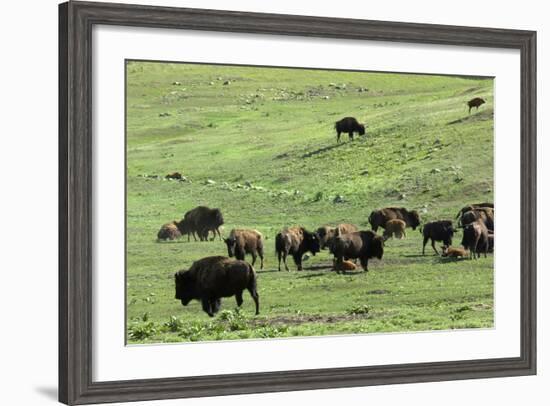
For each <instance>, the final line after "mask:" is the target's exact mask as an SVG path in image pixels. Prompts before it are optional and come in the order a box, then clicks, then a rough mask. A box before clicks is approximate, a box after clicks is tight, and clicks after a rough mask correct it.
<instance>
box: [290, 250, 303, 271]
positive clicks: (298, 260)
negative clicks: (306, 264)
mask: <svg viewBox="0 0 550 406" xmlns="http://www.w3.org/2000/svg"><path fill="white" fill-rule="evenodd" d="M292 258H293V259H294V263H295V264H296V266H297V267H298V271H301V270H302V255H301V254H293V255H292Z"/></svg>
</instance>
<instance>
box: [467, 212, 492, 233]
mask: <svg viewBox="0 0 550 406" xmlns="http://www.w3.org/2000/svg"><path fill="white" fill-rule="evenodd" d="M494 213H495V212H494V210H493V209H491V208H490V207H478V208H475V209H473V210H470V211H467V212H466V213H464V214H463V215H462V217H460V219H459V222H458V223H459V226H461V227H463V226H466V225H468V224H471V223H473V222H474V221H476V220H481V221H483V223H484V224H485V226H486V227H487V229H488V230H491V231H493V230H494V229H495V214H494Z"/></svg>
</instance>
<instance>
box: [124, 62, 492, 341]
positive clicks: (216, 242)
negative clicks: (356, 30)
mask: <svg viewBox="0 0 550 406" xmlns="http://www.w3.org/2000/svg"><path fill="white" fill-rule="evenodd" d="M125 80H126V83H125V92H126V99H125V103H126V106H125V114H126V116H125V122H126V129H125V130H126V138H125V145H126V158H125V171H126V219H125V221H126V253H125V254H126V326H125V328H126V341H127V344H130V345H131V344H152V343H179V342H196V341H218V340H246V339H255V340H259V339H273V338H292V337H316V336H328V335H348V334H372V333H378V334H382V333H403V332H430V331H441V330H446V331H451V330H463V329H490V328H493V327H494V266H493V255H494V251H495V248H494V247H495V242H494V238H495V234H494V221H495V220H494V219H495V208H494V199H493V197H494V170H493V168H494V118H493V106H494V77H480V76H464V75H460V76H459V75H436V74H418V73H405V72H377V71H351V70H331V69H322V68H316V69H312V68H299V67H271V66H241V65H224V64H209V63H185V62H171V61H147V60H126V63H125Z"/></svg>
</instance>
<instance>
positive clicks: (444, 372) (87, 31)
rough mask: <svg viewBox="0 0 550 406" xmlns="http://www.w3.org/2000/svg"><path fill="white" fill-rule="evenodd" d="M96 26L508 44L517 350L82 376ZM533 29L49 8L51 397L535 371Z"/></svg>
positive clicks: (186, 393) (88, 364)
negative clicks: (513, 121) (55, 274)
mask: <svg viewBox="0 0 550 406" xmlns="http://www.w3.org/2000/svg"><path fill="white" fill-rule="evenodd" d="M96 24H105V25H116V26H133V27H154V28H171V29H188V30H189V29H191V30H208V31H224V32H241V33H251V34H254V33H256V34H278V35H291V36H309V37H321V38H343V39H356V40H377V41H393V42H404V43H420V44H440V45H457V46H476V47H491V48H509V49H517V50H519V51H520V55H521V151H520V153H521V203H520V204H521V213H522V217H521V237H520V238H521V249H520V253H521V269H520V273H521V286H520V290H521V322H520V326H521V332H520V334H521V349H520V356H519V357H517V358H500V359H476V360H469V361H449V362H431V363H416V364H401V365H383V366H367V367H350V368H328V369H314V370H311V369H310V370H292V371H282V372H262V373H239V374H229V375H217V376H197V377H182V378H164V379H146V380H130V381H109V382H94V381H93V380H92V354H93V348H92V339H91V337H92V258H93V252H92V232H91V230H92V227H91V225H92V221H93V219H92V154H93V151H92V130H91V129H92V98H91V94H92V73H91V70H92V35H91V33H92V27H93V26H94V25H96ZM535 271H536V32H533V31H519V30H506V29H490V28H475V27H457V26H442V25H427V24H411V23H396V22H384V21H366V20H349V19H337V18H320V17H305V16H295V15H277V14H260V13H243V12H233V11H216V10H200V9H183V8H168V7H149V6H136V5H123V4H109V3H86V2H68V3H63V4H61V5H60V6H59V400H60V401H61V402H63V403H66V404H86V403H99V402H114V401H119V402H120V401H135V400H151V399H168V398H184V397H198V396H219V395H232V394H246V393H258V392H278V391H292V390H306V389H319V388H341V387H353V386H366V385H380V384H395V383H411V382H427V381H443V380H456V379H472V378H488V377H502V376H518V375H531V374H535V373H536V307H535V305H536V272H535Z"/></svg>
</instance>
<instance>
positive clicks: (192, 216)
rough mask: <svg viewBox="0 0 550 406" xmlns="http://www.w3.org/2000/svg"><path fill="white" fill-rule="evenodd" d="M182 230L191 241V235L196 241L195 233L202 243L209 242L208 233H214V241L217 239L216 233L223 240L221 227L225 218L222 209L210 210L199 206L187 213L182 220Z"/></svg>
mask: <svg viewBox="0 0 550 406" xmlns="http://www.w3.org/2000/svg"><path fill="white" fill-rule="evenodd" d="M180 223H181V229H184V230H185V231H186V232H185V233H184V232H182V234H187V236H188V237H187V239H188V240H189V234H193V238H195V241H196V240H197V238H196V237H195V233H197V234H198V235H199V238H200V240H201V241H207V240H208V233H209V232H210V231H212V233H213V234H214V236H213V237H212V240H213V239H214V238H216V232H217V233H218V236H219V237H220V240H221V239H222V236H221V234H220V226H221V225H223V216H222V212H221V211H220V209H210V208H209V207H206V206H198V207H195V208H194V209H192V210H189V211H188V212H187V213H185V216H184V217H183V220H181V222H180Z"/></svg>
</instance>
